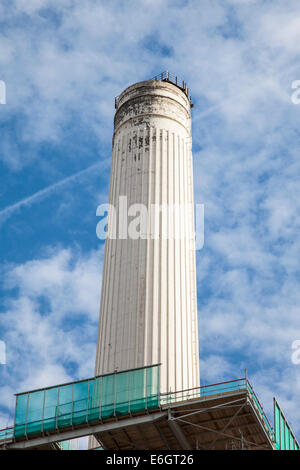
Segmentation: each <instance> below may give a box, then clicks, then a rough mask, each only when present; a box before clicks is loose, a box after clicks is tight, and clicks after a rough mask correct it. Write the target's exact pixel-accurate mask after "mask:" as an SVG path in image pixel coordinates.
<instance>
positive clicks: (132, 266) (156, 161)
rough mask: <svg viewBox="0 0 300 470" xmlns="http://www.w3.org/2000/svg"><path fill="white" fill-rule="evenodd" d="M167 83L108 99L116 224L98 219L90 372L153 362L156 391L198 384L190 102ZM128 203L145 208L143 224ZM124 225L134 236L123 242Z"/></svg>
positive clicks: (163, 79) (166, 79)
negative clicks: (99, 271) (100, 261)
mask: <svg viewBox="0 0 300 470" xmlns="http://www.w3.org/2000/svg"><path fill="white" fill-rule="evenodd" d="M176 83H178V80H177V78H176V79H175V78H174V79H171V78H170V76H169V74H168V73H165V74H162V75H161V76H160V77H158V79H157V78H156V79H155V80H149V81H143V82H139V83H136V84H134V85H132V86H130V87H128V88H126V89H125V90H124V91H123V93H122V94H121V95H120V96H119V97H118V98H117V99H116V113H115V119H114V136H113V150H112V162H111V177H110V190H109V204H110V205H112V206H113V207H114V208H115V211H116V217H113V216H112V213H111V214H110V216H109V217H108V231H109V233H110V235H109V237H108V238H107V239H106V244H105V256H104V266H103V277H102V294H101V306H100V321H99V333H98V345H97V353H96V365H95V375H102V374H106V373H111V372H114V371H121V370H127V369H133V368H137V367H143V366H148V365H151V364H158V363H161V376H160V391H161V392H170V391H172V392H174V391H177V390H178V391H179V390H184V389H189V388H193V387H198V386H199V385H200V380H199V352H198V326H197V294H196V267H195V235H194V203H193V201H194V200H193V163H192V150H191V149H192V138H191V106H192V105H191V100H190V98H189V97H188V90H187V88H186V86H185V84H184V83H181V84H176ZM136 204H142V205H143V207H145V209H146V210H147V213H148V215H149V217H148V219H147V218H146V219H147V220H146V222H147V223H146V225H145V224H143V222H144V221H145V216H144V212H143V211H142V212H143V214H142V216H141V213H140V211H139V209H138V206H135V205H136ZM152 205H155V207H156V209H155V210H153V209H152V211H151V206H152ZM159 207H162V210H159ZM166 207H167V208H169V209H170V210H167V211H165V209H163V208H166ZM172 207H173V209H172ZM174 209H175V210H174ZM127 214H129V215H128V218H127ZM138 222H140V224H139V223H138ZM130 223H131V224H132V225H131V226H130ZM132 228H135V229H137V230H135V231H134V233H136V232H138V231H139V233H140V236H139V237H136V236H135V237H134V239H132V238H131V237H130V234H129V235H128V229H129V232H130V230H131V229H132ZM114 229H116V237H113V235H112V234H113V232H114ZM131 232H132V230H131ZM165 234H167V236H165ZM174 235H175V236H174Z"/></svg>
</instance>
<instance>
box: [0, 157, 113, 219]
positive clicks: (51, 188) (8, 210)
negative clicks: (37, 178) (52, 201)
mask: <svg viewBox="0 0 300 470" xmlns="http://www.w3.org/2000/svg"><path fill="white" fill-rule="evenodd" d="M108 165H109V160H108V161H104V162H101V161H100V162H97V163H94V164H93V165H90V166H89V167H87V168H85V169H84V170H81V171H78V172H77V173H74V174H73V175H71V176H67V178H64V179H63V180H60V181H58V182H57V183H54V184H51V185H50V186H47V187H46V188H44V189H41V190H40V191H37V192H36V193H34V194H32V195H31V196H28V197H25V198H24V199H21V200H20V201H18V202H16V203H14V204H11V205H10V206H7V207H5V208H4V209H2V210H0V219H2V218H3V217H5V216H7V215H10V214H11V213H12V212H14V211H15V210H17V209H19V208H20V207H22V206H27V205H30V204H31V203H33V202H35V201H37V200H38V199H40V198H41V197H43V196H44V195H46V194H48V193H51V192H52V191H54V190H56V189H57V188H59V187H61V186H63V185H65V184H67V183H70V182H71V181H73V180H75V179H76V178H79V177H80V176H82V175H84V174H86V173H88V172H90V171H91V170H93V169H95V168H98V167H102V168H105V167H108Z"/></svg>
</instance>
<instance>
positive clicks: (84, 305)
mask: <svg viewBox="0 0 300 470" xmlns="http://www.w3.org/2000/svg"><path fill="white" fill-rule="evenodd" d="M101 262H102V249H99V250H98V251H94V252H90V253H89V254H87V255H83V254H81V253H80V252H78V251H77V250H71V249H59V248H51V249H48V251H47V252H46V253H45V256H44V257H43V258H41V259H37V260H33V261H28V262H27V263H25V264H23V265H19V266H10V267H6V268H5V269H3V270H2V272H3V273H4V272H5V276H4V278H5V279H6V280H5V286H4V287H5V288H6V289H8V292H7V298H6V310H5V312H4V313H2V315H1V325H2V331H3V332H4V333H3V338H2V339H3V340H5V342H6V345H7V365H6V366H5V369H2V370H3V374H4V375H3V380H5V381H6V383H7V385H3V386H2V388H1V406H4V407H8V408H10V411H11V412H12V407H13V403H12V400H11V398H12V395H13V393H16V392H21V391H26V390H28V389H29V390H32V389H35V388H41V387H46V386H50V385H55V384H57V383H64V382H68V381H72V380H74V378H76V377H77V378H86V377H89V376H92V375H93V368H94V366H93V364H94V359H95V345H96V335H97V324H98V317H99V299H100V289H101V287H100V285H101V284H100V283H101V272H100V267H101ZM10 289H14V293H12V294H10V293H9V290H10ZM15 289H17V294H16V293H15ZM2 367H3V366H2ZM70 367H71V369H70ZM70 371H71V372H70ZM9 396H10V398H9Z"/></svg>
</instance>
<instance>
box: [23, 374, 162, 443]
mask: <svg viewBox="0 0 300 470" xmlns="http://www.w3.org/2000/svg"><path fill="white" fill-rule="evenodd" d="M158 406H159V366H153V367H149V368H145V369H135V370H130V371H127V372H119V373H115V374H109V375H103V376H101V377H95V378H92V379H88V380H85V381H80V382H74V383H72V384H65V385H59V386H57V387H51V388H46V389H43V390H37V391H33V392H29V393H24V394H22V395H18V396H17V403H16V420H15V428H14V436H15V437H17V438H19V437H24V436H26V434H27V435H33V434H39V433H42V432H45V431H46V432H51V431H55V430H59V429H62V428H67V427H70V426H76V425H81V424H84V423H93V422H99V420H103V419H107V418H111V417H114V416H121V415H127V414H129V413H135V412H139V411H143V410H146V409H148V408H154V407H158Z"/></svg>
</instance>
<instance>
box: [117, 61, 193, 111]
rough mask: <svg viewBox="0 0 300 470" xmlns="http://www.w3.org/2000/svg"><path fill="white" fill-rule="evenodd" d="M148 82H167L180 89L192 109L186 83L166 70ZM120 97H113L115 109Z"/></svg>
mask: <svg viewBox="0 0 300 470" xmlns="http://www.w3.org/2000/svg"><path fill="white" fill-rule="evenodd" d="M148 80H149V81H161V82H169V83H173V85H175V86H177V87H178V88H180V89H181V90H182V91H183V92H184V94H185V95H186V97H187V98H188V100H189V102H190V105H191V107H193V103H192V97H191V96H190V95H189V89H188V87H187V83H186V82H185V81H184V80H182V79H180V78H179V77H178V76H177V75H175V74H173V73H170V72H169V71H168V70H165V71H164V72H161V73H159V74H158V75H155V76H154V77H153V78H150V79H148ZM120 96H121V95H118V96H116V97H115V108H117V105H118V100H119V97H120Z"/></svg>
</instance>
